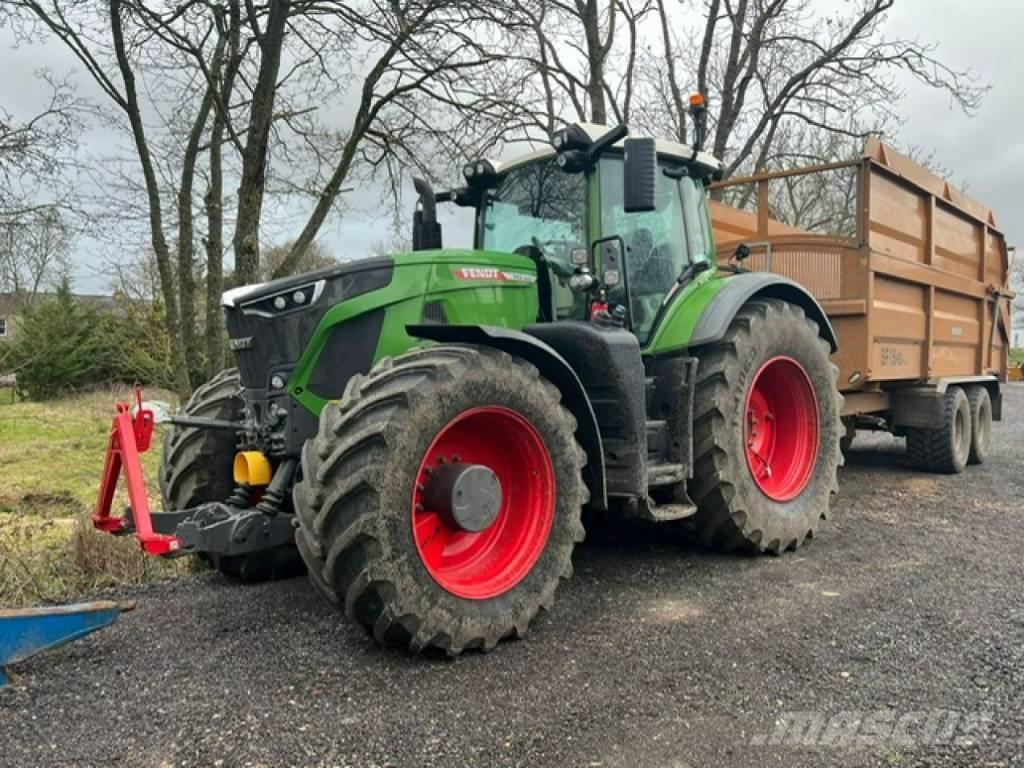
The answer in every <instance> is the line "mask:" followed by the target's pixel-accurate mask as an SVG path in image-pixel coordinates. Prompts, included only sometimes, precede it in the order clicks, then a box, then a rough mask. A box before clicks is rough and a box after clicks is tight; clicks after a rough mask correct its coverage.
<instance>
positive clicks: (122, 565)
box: [0, 388, 189, 607]
mask: <svg viewBox="0 0 1024 768" xmlns="http://www.w3.org/2000/svg"><path fill="white" fill-rule="evenodd" d="M149 394H150V396H151V397H153V398H154V399H168V400H169V399H171V397H170V396H169V395H168V394H167V393H149ZM130 395H131V393H130V391H129V390H128V389H127V388H125V389H120V390H106V391H100V392H93V393H90V394H83V395H74V396H71V397H68V398H65V399H61V400H56V401H53V402H46V403H36V402H28V401H19V402H14V403H12V402H11V398H10V393H9V392H4V391H0V607H17V606H23V605H31V604H35V603H40V602H61V601H66V600H70V599H73V598H76V597H79V596H81V595H84V594H88V593H89V592H92V591H95V590H96V589H99V588H102V587H106V586H114V585H118V584H126V583H128V584H137V583H141V582H144V581H148V580H151V579H155V578H164V577H168V576H171V575H174V574H177V573H181V572H183V571H184V570H187V569H188V568H189V565H188V564H187V562H186V561H164V560H155V559H153V558H149V557H147V556H145V555H143V554H142V553H141V551H140V550H139V548H138V544H137V542H136V541H135V539H134V538H131V537H127V538H123V539H115V538H114V537H112V536H109V535H107V534H101V533H99V532H97V531H95V530H94V529H93V527H92V525H91V522H90V516H91V514H92V510H93V507H94V506H95V504H96V494H97V491H98V487H99V480H100V473H101V471H102V469H103V460H104V455H105V452H106V447H107V436H108V432H109V430H110V421H111V418H112V416H113V413H114V411H113V403H114V401H115V400H118V399H120V400H126V399H130ZM159 429H160V428H159V427H158V430H159ZM160 438H161V435H160V434H157V435H155V436H154V440H153V448H152V449H151V450H150V451H149V452H148V453H146V454H143V470H144V473H145V476H146V478H147V481H148V483H149V487H148V490H149V496H150V502H151V504H153V505H154V507H155V508H159V504H160V500H159V496H160V494H159V489H158V487H157V484H156V472H157V467H158V465H159V460H160V448H159V446H160ZM126 504H127V499H126V498H124V497H123V496H119V498H117V499H115V503H114V509H115V510H120V509H123V507H124V506H125V505H126Z"/></svg>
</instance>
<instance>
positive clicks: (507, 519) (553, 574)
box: [293, 345, 587, 656]
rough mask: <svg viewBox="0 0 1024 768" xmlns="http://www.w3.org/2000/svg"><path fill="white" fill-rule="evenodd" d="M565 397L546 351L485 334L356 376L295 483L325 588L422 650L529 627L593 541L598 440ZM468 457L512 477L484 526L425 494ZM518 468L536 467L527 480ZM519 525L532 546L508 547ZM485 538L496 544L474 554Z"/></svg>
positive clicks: (312, 565) (317, 579) (483, 645)
mask: <svg viewBox="0 0 1024 768" xmlns="http://www.w3.org/2000/svg"><path fill="white" fill-rule="evenodd" d="M560 401H561V397H560V393H559V391H558V389H557V387H555V386H554V385H553V384H552V383H551V382H549V381H547V380H546V379H544V378H543V377H541V376H540V374H539V373H538V371H537V369H536V368H535V367H534V366H533V365H531V364H530V363H528V362H526V361H524V360H522V359H520V358H516V357H513V356H511V355H509V354H507V353H505V352H501V351H498V350H495V349H490V348H486V347H476V346H468V345H467V346H463V345H444V346H438V347H428V348H422V349H416V350H413V351H411V352H408V353H406V354H404V355H401V356H399V357H396V358H394V359H385V360H382V361H380V362H379V363H378V364H377V365H376V366H375V367H374V368H373V370H371V371H370V373H369V374H367V375H366V376H355V377H353V378H352V379H351V380H350V381H349V383H348V385H347V386H346V389H345V392H344V394H343V395H342V398H341V400H340V401H339V402H337V403H332V404H330V405H328V406H327V407H326V408H325V409H324V411H323V412H322V413H321V416H320V426H319V430H318V433H317V435H316V437H314V438H313V439H311V440H310V441H309V442H307V443H306V446H305V448H304V450H303V454H302V479H301V480H300V481H299V483H298V484H297V485H296V486H295V490H294V494H293V496H294V506H295V509H296V512H297V514H298V518H299V521H300V527H299V529H298V531H297V532H296V541H297V543H298V546H299V551H300V552H301V553H302V557H303V559H304V560H305V561H306V564H307V566H308V569H309V576H310V579H311V581H312V583H313V585H314V586H315V587H316V589H317V591H318V592H319V593H320V594H321V595H322V596H323V597H324V598H325V599H326V600H327V601H328V602H330V603H331V604H333V605H334V606H335V607H337V608H339V609H342V610H344V612H345V614H346V615H347V616H349V618H354V619H356V620H357V621H359V622H360V623H361V624H363V626H364V627H365V628H366V629H367V630H368V631H369V632H370V633H371V634H372V635H373V636H374V638H375V639H376V640H377V641H378V642H382V643H388V644H395V645H399V646H401V647H403V648H407V649H408V650H410V651H412V652H419V651H422V650H424V649H428V648H435V649H439V650H440V651H443V652H444V653H447V654H448V655H449V656H455V655H458V654H459V653H461V652H462V651H463V650H466V649H470V648H478V649H481V650H485V651H487V650H490V649H492V648H493V647H494V646H495V645H497V643H498V642H499V641H500V640H502V639H503V638H505V637H509V636H515V637H521V636H523V635H524V634H525V633H526V631H527V628H528V626H529V625H530V623H531V622H532V621H533V619H534V618H535V616H536V615H537V614H538V613H539V612H540V611H541V610H542V609H544V610H549V609H550V608H551V606H552V603H553V600H554V594H555V590H556V588H557V587H558V585H559V583H560V582H561V580H562V579H566V578H569V577H570V576H571V575H572V552H573V549H574V548H575V546H576V543H577V542H579V541H582V540H583V525H582V522H581V520H580V516H581V510H582V507H583V504H584V503H586V501H587V489H586V485H585V484H584V482H583V479H582V469H583V466H584V464H585V463H586V454H585V453H584V451H583V449H582V448H581V447H580V445H579V444H578V443H577V442H576V439H575V429H576V422H575V419H574V418H573V416H572V415H571V413H570V412H569V411H568V409H566V408H565V407H564V406H563V405H562V404H561V402H560ZM489 417H493V422H487V421H486V420H485V421H478V422H472V421H466V420H472V419H475V418H484V419H487V418H489ZM504 420H507V421H504ZM488 423H491V424H492V427H491V428H490V429H482V428H481V427H486V426H487V425H488ZM459 425H463V426H464V427H465V428H464V429H463V430H462V431H461V432H460V431H459ZM506 429H507V430H508V432H505V431H504V430H506ZM520 429H521V430H522V432H519V431H517V430H520ZM529 435H533V437H529ZM534 437H536V438H537V441H534V442H530V441H531V440H533V438H534ZM538 441H539V442H538ZM444 446H447V449H445V450H442V448H443V447H444ZM459 446H461V447H459ZM530 446H532V448H530ZM528 448H529V449H528ZM456 450H458V451H459V452H461V456H460V457H459V459H456V458H455V457H456ZM444 453H448V454H449V455H448V456H447V460H445V459H444V458H443V457H444ZM485 456H486V457H492V458H494V457H496V458H497V460H488V459H486V458H484V457H485ZM462 458H465V459H466V463H465V465H471V466H475V467H480V466H487V467H492V468H493V469H494V473H495V475H496V477H498V478H499V480H500V483H499V486H498V487H499V488H500V489H501V494H500V495H499V498H501V499H502V500H501V501H500V502H499V507H498V508H497V511H496V512H495V516H494V517H493V518H492V522H491V524H490V525H489V526H487V527H485V528H483V529H482V530H481V531H480V532H476V533H474V532H472V531H471V529H462V530H457V529H455V528H452V527H447V528H445V529H443V530H442V527H441V526H442V524H441V522H440V516H438V515H436V514H435V513H434V512H432V511H431V507H430V506H429V504H430V502H429V501H428V494H429V493H430V491H431V486H430V483H431V479H432V478H433V477H434V474H435V473H437V474H438V476H440V469H439V468H440V467H441V466H442V464H443V463H447V464H449V465H450V464H452V463H453V462H455V463H456V464H458V463H461V460H462ZM431 462H433V463H431ZM531 462H533V463H531ZM537 462H539V463H537ZM502 467H504V469H502ZM512 477H515V478H523V479H522V480H519V481H518V489H516V488H514V487H513V486H512V485H511V484H508V483H506V480H508V479H511V478H512ZM538 484H539V485H538ZM505 494H509V495H508V496H507V497H506V496H505ZM512 494H517V495H512ZM424 502H426V503H424ZM510 509H514V510H515V514H514V515H511V514H510V512H509V510H510ZM533 521H540V522H538V523H536V524H535V523H534V522H533ZM466 531H470V533H469V534H468V535H467V533H466ZM492 532H493V537H492V538H491V539H487V538H485V537H487V536H491V535H492ZM509 532H513V533H511V534H510V535H511V536H512V537H513V538H509V537H508V536H507V535H506V534H509ZM520 533H522V538H519V536H520ZM453 536H458V537H460V538H459V539H457V540H455V539H452V538H451V537H453ZM513 540H515V541H518V542H520V544H519V549H522V550H528V551H529V554H526V555H521V554H517V552H518V550H517V548H516V547H509V546H507V545H508V542H511V541H513ZM437 541H440V542H441V544H440V546H439V547H438V548H437V549H434V548H433V545H436V544H437ZM451 541H455V542H456V546H457V547H460V549H459V550H458V551H456V552H454V553H450V552H449V550H448V549H447V542H451ZM487 541H490V542H491V545H492V546H491V548H490V549H488V550H486V555H485V557H484V558H480V557H476V556H474V555H473V550H474V548H475V547H476V545H477V544H480V543H484V542H487ZM481 552H484V550H478V551H477V554H480V553H481ZM506 554H507V555H508V558H509V559H508V560H507V561H506V560H505V556H506ZM448 558H451V559H448ZM481 563H483V565H486V566H487V567H486V568H484V567H481V568H480V569H479V570H474V569H475V568H476V567H477V566H478V565H481ZM488 563H491V564H494V566H493V568H492V567H491V565H488ZM460 568H464V569H465V570H460Z"/></svg>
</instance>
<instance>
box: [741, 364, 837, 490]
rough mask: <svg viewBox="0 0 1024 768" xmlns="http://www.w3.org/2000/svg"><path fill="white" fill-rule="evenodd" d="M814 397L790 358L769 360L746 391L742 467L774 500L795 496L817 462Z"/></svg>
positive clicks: (806, 379)
mask: <svg viewBox="0 0 1024 768" xmlns="http://www.w3.org/2000/svg"><path fill="white" fill-rule="evenodd" d="M819 431H820V428H819V424H818V398H817V397H816V396H815V394H814V386H813V385H812V384H811V379H810V377H808V375H807V372H806V371H805V370H804V369H803V366H801V365H800V363H798V362H797V361H796V360H794V359H793V358H791V357H773V358H772V359H771V360H769V361H768V362H766V363H765V364H764V365H762V366H761V368H760V370H758V372H757V374H756V375H755V376H754V381H753V382H752V383H751V385H750V390H749V391H748V392H747V403H746V408H745V420H744V429H743V438H744V442H745V444H746V453H747V466H748V467H750V474H751V475H752V476H753V478H754V482H756V483H757V487H758V488H760V489H761V492H762V493H763V494H764V495H765V496H767V497H768V498H770V499H773V500H774V501H789V500H791V499H794V498H796V497H797V496H799V495H800V493H801V492H802V491H803V489H804V488H806V487H807V483H808V482H809V481H810V479H811V475H812V474H814V467H815V464H816V463H817V461H818V441H819V439H820V438H819Z"/></svg>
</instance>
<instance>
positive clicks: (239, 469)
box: [234, 451, 273, 486]
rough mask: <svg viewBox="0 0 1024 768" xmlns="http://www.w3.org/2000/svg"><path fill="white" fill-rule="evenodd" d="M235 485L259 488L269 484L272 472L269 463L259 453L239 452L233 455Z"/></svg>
mask: <svg viewBox="0 0 1024 768" xmlns="http://www.w3.org/2000/svg"><path fill="white" fill-rule="evenodd" d="M234 474H235V483H237V484H238V485H248V486H260V485H267V484H269V483H270V478H271V477H272V476H273V471H272V470H271V468H270V461H269V460H268V459H267V457H266V456H264V455H263V454H262V453H260V452H259V451H240V452H239V453H236V454H235V472H234Z"/></svg>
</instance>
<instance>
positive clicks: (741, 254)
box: [732, 243, 750, 263]
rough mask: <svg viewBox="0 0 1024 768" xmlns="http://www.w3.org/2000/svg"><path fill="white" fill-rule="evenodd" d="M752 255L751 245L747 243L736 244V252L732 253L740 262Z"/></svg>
mask: <svg viewBox="0 0 1024 768" xmlns="http://www.w3.org/2000/svg"><path fill="white" fill-rule="evenodd" d="M749 256H750V246H749V245H747V244H746V243H740V244H739V245H737V246H736V252H735V253H734V254H733V255H732V257H733V259H734V260H735V261H736V262H737V263H738V262H741V261H743V260H744V259H746V258H747V257H749Z"/></svg>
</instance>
